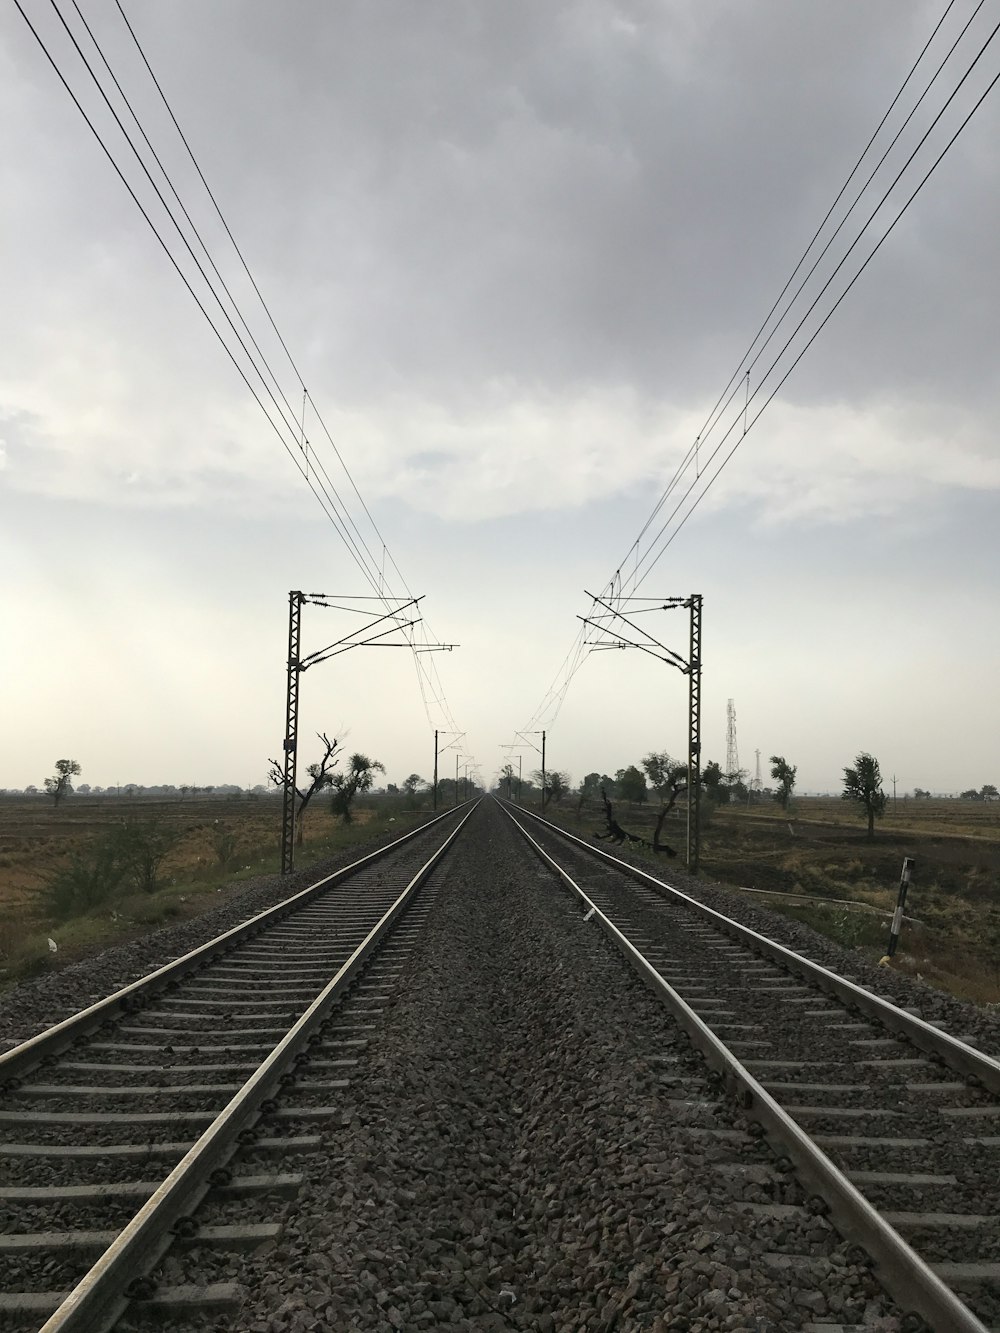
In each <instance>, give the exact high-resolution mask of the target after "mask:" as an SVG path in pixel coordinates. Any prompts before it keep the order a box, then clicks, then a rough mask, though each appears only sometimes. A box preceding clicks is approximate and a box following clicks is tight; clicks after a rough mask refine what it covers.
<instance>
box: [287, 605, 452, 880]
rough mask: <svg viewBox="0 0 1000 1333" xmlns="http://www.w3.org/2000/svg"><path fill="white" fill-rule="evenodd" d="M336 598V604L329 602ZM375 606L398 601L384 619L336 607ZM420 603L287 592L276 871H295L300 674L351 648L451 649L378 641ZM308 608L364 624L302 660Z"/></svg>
mask: <svg viewBox="0 0 1000 1333" xmlns="http://www.w3.org/2000/svg"><path fill="white" fill-rule="evenodd" d="M333 597H336V601H333V600H331V598H333ZM345 601H346V602H378V603H379V604H380V605H381V606H389V604H390V603H391V602H399V605H398V606H394V607H392V608H391V609H390V610H388V611H386V612H385V614H384V615H378V616H376V615H374V611H366V610H363V609H361V608H359V607H357V606H342V605H340V603H341V602H345ZM421 601H423V594H421V596H420V597H410V598H409V599H408V600H406V601H403V602H400V601H399V598H395V597H385V596H381V597H376V596H360V597H352V596H341V595H340V594H339V593H338V594H331V593H323V592H309V593H306V592H290V593H289V594H288V676H287V682H286V690H285V738H284V741H283V742H282V751H283V754H284V760H283V764H282V771H281V789H282V802H281V873H282V874H283V875H287V874H290V873H291V871H292V870H293V869H294V868H295V800H296V797H297V795H298V790H297V786H296V782H297V776H298V774H297V769H298V741H299V738H298V732H299V694H300V690H301V678H302V674H303V672H305V671H308V670H309V668H310V667H313V666H317V665H318V664H319V663H320V662H325V661H327V659H328V658H331V657H337V656H339V654H340V653H346V652H349V651H350V650H351V649H352V648H365V647H375V648H410V649H412V650H413V651H414V652H451V650H452V649H453V648H457V647H458V644H456V643H437V644H429V645H427V646H426V647H422V648H419V649H418V648H416V647H415V646H414V644H413V643H412V642H411V641H410V640H409V639H407V638H405V636H404V638H403V641H402V642H399V641H398V640H397V641H394V642H390V643H383V642H381V640H383V639H385V638H387V637H388V636H389V635H391V634H395V633H402V631H404V630H407V629H412V628H413V626H414V625H417V624H419V623H420V617H419V616H417V617H416V619H415V620H405V621H403V620H400V618H399V617H400V615H401V613H402V612H403V611H405V610H406V609H407V607H411V606H412V607H416V606H417V605H418V603H419V602H421ZM307 602H309V603H311V604H313V605H314V606H325V607H328V608H331V609H333V610H340V611H351V612H354V613H355V614H361V615H363V616H364V617H365V619H366V622H367V623H366V624H364V625H362V626H360V628H358V629H356V630H352V631H351V633H350V634H345V635H344V637H343V638H342V639H337V640H336V641H335V642H334V643H331V644H328V645H327V647H326V648H321V649H320V650H319V651H318V652H315V653H308V654H307V655H306V656H305V657H303V656H302V652H301V640H302V608H303V606H304V605H305V604H306V603H307ZM386 620H391V621H392V624H391V625H390V626H389V628H388V629H383V630H380V631H379V632H378V634H370V633H369V631H370V630H373V629H374V628H375V626H376V625H380V624H382V623H383V622H384V621H386ZM361 634H365V635H368V637H367V638H358V637H357V636H358V635H361Z"/></svg>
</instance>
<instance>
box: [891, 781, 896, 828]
mask: <svg viewBox="0 0 1000 1333" xmlns="http://www.w3.org/2000/svg"><path fill="white" fill-rule="evenodd" d="M892 817H893V819H895V818H896V775H895V773H893V775H892Z"/></svg>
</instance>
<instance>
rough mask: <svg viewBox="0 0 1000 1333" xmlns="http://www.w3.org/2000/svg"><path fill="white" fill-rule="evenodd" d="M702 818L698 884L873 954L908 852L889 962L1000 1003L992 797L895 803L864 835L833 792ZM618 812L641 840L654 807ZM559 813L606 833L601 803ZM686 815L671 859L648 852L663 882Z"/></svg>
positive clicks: (711, 812)
mask: <svg viewBox="0 0 1000 1333" xmlns="http://www.w3.org/2000/svg"><path fill="white" fill-rule="evenodd" d="M702 814H703V818H702V840H701V873H702V875H703V876H704V877H705V878H706V879H709V880H711V881H713V882H715V883H719V884H722V885H724V886H732V887H733V888H734V889H735V890H739V891H740V892H741V895H742V896H745V897H748V898H752V899H754V900H757V899H759V900H760V902H761V903H763V904H766V905H767V906H768V907H774V908H777V909H778V910H780V911H782V912H784V913H786V914H787V915H789V916H793V917H795V918H797V919H798V920H801V921H805V922H807V923H808V924H809V925H811V926H813V927H814V928H815V929H817V930H819V931H821V932H822V933H823V934H826V935H829V936H831V937H832V938H834V939H836V940H838V941H839V942H841V943H842V944H846V945H849V946H853V947H857V948H860V949H862V950H864V951H865V952H866V953H868V954H869V955H870V956H872V957H874V958H878V957H880V956H881V955H882V954H883V953H884V952H885V948H886V944H887V942H888V933H889V931H888V919H889V917H890V916H891V915H892V912H893V909H894V908H895V906H896V899H897V893H898V889H899V876H900V870H901V868H902V863H903V857H904V856H911V857H913V858H914V860H915V867H914V875H913V883H912V886H911V888H910V891H909V895H908V898H907V907H906V911H907V916H908V917H909V918H910V920H908V921H907V922H906V923H905V925H904V929H903V936H902V941H901V943H900V946H899V950H898V952H897V955H896V960H895V961H894V963H893V966H895V967H898V968H899V969H900V970H905V971H908V972H910V973H914V974H918V975H919V976H921V977H922V978H923V980H925V981H927V982H929V983H930V984H932V985H935V986H939V987H941V988H942V989H944V990H948V991H951V992H952V993H953V994H955V995H959V996H961V997H962V998H963V999H969V1000H973V1001H976V1002H977V1003H981V1004H996V1003H1000V802H980V801H960V800H920V801H915V800H913V798H912V797H911V798H909V799H902V798H900V799H899V800H898V801H897V803H896V807H895V809H893V806H892V802H891V801H890V803H889V807H888V810H887V813H886V815H885V817H884V818H883V819H882V820H878V821H876V825H875V836H874V838H872V839H871V840H869V838H868V835H867V825H866V822H865V820H864V818H863V815H862V813H861V812H860V811H859V810H858V809H857V807H854V806H852V805H850V804H849V803H848V802H846V801H841V800H838V799H837V798H835V797H800V798H798V799H796V800H795V801H794V802H793V804H792V806H791V807H790V809H789V811H788V812H787V814H785V813H783V812H782V811H781V809H780V808H779V807H778V806H777V805H776V804H775V803H774V802H770V803H760V804H757V805H750V806H747V805H738V806H737V805H728V806H726V805H723V806H718V807H716V806H713V805H711V804H710V803H708V802H704V803H703V804H702ZM615 816H616V818H617V819H618V822H619V823H620V824H621V825H622V826H623V827H624V828H625V829H627V830H628V831H629V832H630V833H638V834H641V835H644V836H647V837H649V836H651V832H652V827H653V823H654V820H655V816H656V811H655V807H654V806H653V805H652V804H649V805H636V806H630V805H628V804H627V803H625V802H621V803H618V804H616V806H615ZM558 817H559V818H560V820H561V821H562V822H564V823H566V824H567V826H568V827H570V828H572V829H574V831H578V832H579V833H580V834H581V835H582V836H588V835H590V834H592V833H594V832H597V831H601V829H602V828H603V814H602V810H601V808H600V806H599V805H598V806H594V805H591V806H588V807H584V808H583V809H582V810H579V811H577V810H575V809H574V808H573V804H572V801H571V800H566V801H564V802H563V803H562V807H561V809H560V810H559V812H558ZM685 820H686V815H685V812H684V810H683V809H682V810H681V811H680V812H679V813H677V812H675V813H672V814H671V816H670V817H669V818H668V821H667V824H666V826H665V828H664V831H663V835H662V836H663V839H664V840H665V841H666V842H667V843H669V844H670V846H672V847H673V848H675V849H676V851H677V853H678V857H677V861H676V862H673V861H670V860H668V859H667V858H666V857H664V856H662V855H661V856H657V857H655V858H654V857H653V853H652V852H649V853H648V856H649V858H650V860H651V861H654V860H655V864H656V866H658V867H659V870H660V872H661V873H662V874H663V875H664V877H665V878H669V867H670V866H671V865H674V864H680V865H683V859H684V849H685ZM752 891H756V892H752ZM792 895H801V897H792ZM806 900H811V901H806ZM872 909H875V910H872Z"/></svg>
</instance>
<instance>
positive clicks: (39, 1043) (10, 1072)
mask: <svg viewBox="0 0 1000 1333" xmlns="http://www.w3.org/2000/svg"><path fill="white" fill-rule="evenodd" d="M456 808H458V809H460V808H461V807H455V808H452V809H450V810H446V811H445V812H444V814H441V815H438V816H436V818H434V819H430V820H428V821H427V823H426V824H421V825H420V826H419V827H418V828H415V829H411V830H410V832H409V833H404V834H403V836H402V837H401V838H395V839H394V840H393V841H392V842H390V843H387V844H386V846H385V847H377V848H376V849H375V851H373V852H369V853H368V854H367V855H366V856H363V857H361V859H360V860H358V861H352V862H351V864H350V865H347V866H343V867H342V868H341V869H340V870H335V871H333V872H332V873H331V874H329V875H324V877H323V878H322V879H319V880H317V881H316V882H315V883H314V884H309V885H307V886H306V888H304V889H300V890H299V892H298V893H295V894H293V895H292V896H291V897H290V898H285V899H284V900H283V901H282V902H280V903H276V904H275V905H274V907H268V908H266V909H265V910H264V911H263V912H258V913H257V915H256V916H252V917H249V918H248V919H247V920H246V921H243V922H241V923H240V925H238V926H233V927H232V929H230V930H227V931H224V932H223V933H222V934H221V935H216V936H215V938H214V939H211V940H209V941H208V942H207V943H205V944H200V945H199V946H198V947H197V948H196V949H191V950H190V951H189V952H188V953H186V954H182V955H181V957H180V958H175V959H174V960H173V962H170V963H166V964H164V966H163V967H158V968H156V969H155V971H153V972H150V973H148V974H147V975H146V976H144V977H140V978H139V980H138V981H133V982H131V983H130V984H129V985H128V986H123V987H122V988H121V989H120V990H116V991H114V992H113V993H112V994H111V995H106V996H105V997H104V998H103V999H101V1000H97V1001H95V1003H94V1004H92V1005H89V1006H88V1007H87V1008H86V1009H81V1010H80V1011H79V1013H76V1014H71V1015H70V1017H69V1018H64V1019H63V1020H62V1021H61V1022H59V1023H55V1024H53V1026H52V1027H50V1028H46V1029H45V1030H44V1031H43V1032H39V1033H36V1035H35V1036H34V1037H29V1038H28V1040H27V1041H23V1042H21V1043H20V1044H19V1045H17V1046H13V1047H11V1049H10V1050H9V1051H4V1053H3V1054H2V1055H0V1089H3V1087H4V1086H5V1085H7V1086H9V1085H10V1084H11V1081H12V1080H15V1079H19V1078H21V1077H22V1075H24V1074H26V1073H28V1072H29V1071H30V1070H32V1069H33V1068H34V1067H35V1066H36V1065H37V1064H38V1063H39V1062H40V1061H42V1060H44V1059H45V1058H46V1057H47V1056H50V1055H57V1054H58V1053H59V1052H60V1051H63V1050H65V1049H66V1047H68V1046H70V1045H71V1044H72V1043H73V1042H74V1041H75V1040H76V1039H77V1038H78V1037H81V1036H84V1035H87V1034H89V1033H91V1032H93V1031H94V1030H95V1029H97V1028H99V1027H100V1026H101V1025H102V1024H104V1023H106V1022H107V1021H108V1020H109V1019H112V1018H118V1017H120V1016H121V1015H122V1014H127V1013H130V1012H132V1011H133V1010H135V1009H140V1008H142V1007H143V1005H144V1002H145V1000H146V998H147V997H148V996H150V995H153V994H156V993H157V992H158V991H160V990H162V989H165V988H166V987H168V986H170V985H171V983H173V982H176V981H177V980H179V979H180V978H181V977H184V976H187V974H188V973H189V972H194V971H197V970H198V969H199V968H201V967H204V966H205V965H206V964H208V963H210V962H212V961H213V960H214V959H216V958H218V957H219V956H220V955H221V954H224V953H227V952H228V951H229V950H230V949H231V948H232V947H233V946H234V945H236V944H238V943H240V942H241V941H242V940H245V939H248V938H250V937H251V936H253V935H256V934H259V933H260V932H261V931H262V930H266V929H267V927H268V926H270V925H273V924H274V922H276V921H279V920H280V919H281V918H282V917H284V916H287V915H289V914H290V913H292V912H294V911H296V910H297V909H298V908H299V907H301V906H303V905H304V904H305V903H307V902H309V901H310V899H312V898H315V897H316V896H317V895H318V894H319V893H321V892H322V891H323V890H324V889H328V888H331V887H332V886H333V885H334V884H338V883H340V881H342V880H345V879H348V878H349V877H350V876H351V875H355V874H357V873H358V872H359V871H361V870H364V869H366V868H367V867H368V866H370V865H372V863H373V862H375V861H379V860H382V859H383V858H384V857H386V856H391V855H392V853H393V852H395V851H398V850H399V848H400V847H402V846H403V845H404V844H405V843H407V842H409V841H411V839H413V838H416V837H419V835H420V834H421V833H425V832H426V831H427V830H428V829H430V828H433V827H434V825H435V824H439V823H440V822H441V821H442V820H444V819H450V818H451V817H452V816H453V815H454V813H455V809H456Z"/></svg>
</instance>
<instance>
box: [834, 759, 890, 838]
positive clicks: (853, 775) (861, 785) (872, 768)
mask: <svg viewBox="0 0 1000 1333" xmlns="http://www.w3.org/2000/svg"><path fill="white" fill-rule="evenodd" d="M841 799H842V800H844V801H854V802H856V803H857V804H858V805H860V806H862V808H863V809H864V812H865V814H866V815H867V816H868V836H869V838H873V837H874V836H875V820H876V818H878V819H881V818H882V816H883V814H884V813H885V803H886V795H885V792H884V791H883V790H882V774H881V771H880V770H879V766H878V760H877V759H875V758H874V757H873V756H872V755H870V754H868V753H866V752H865V751H864V750H862V752H861V754H859V755H857V756H856V758H855V760H854V767H853V768H845V769H844V790H843V791H842V792H841Z"/></svg>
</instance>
